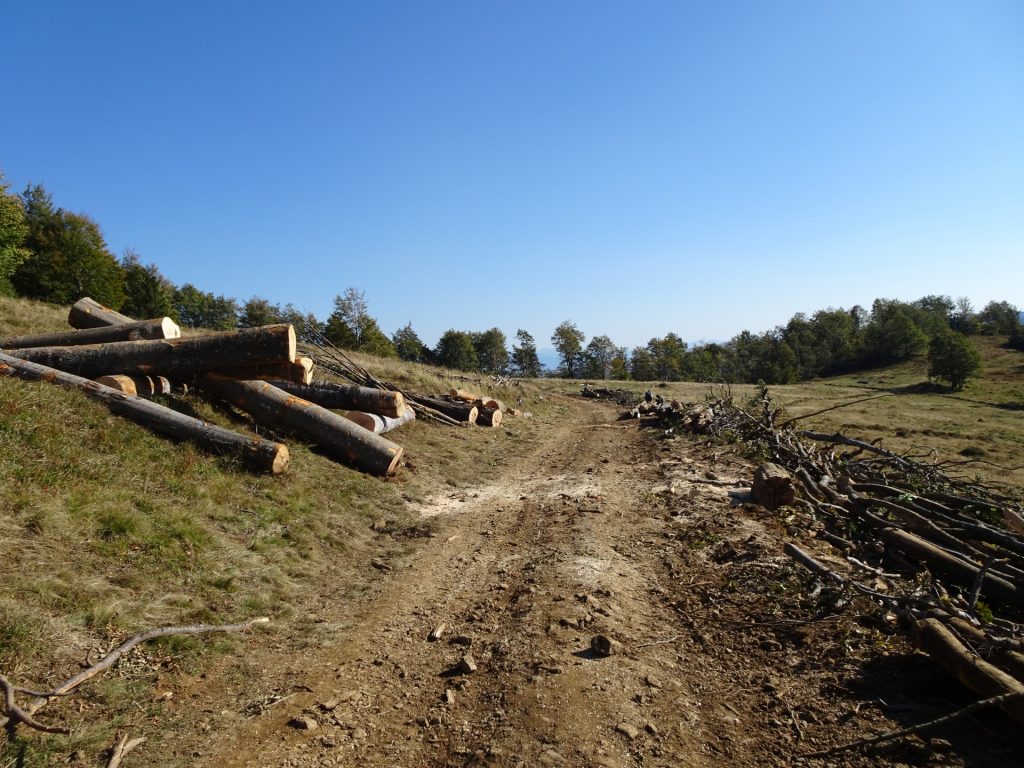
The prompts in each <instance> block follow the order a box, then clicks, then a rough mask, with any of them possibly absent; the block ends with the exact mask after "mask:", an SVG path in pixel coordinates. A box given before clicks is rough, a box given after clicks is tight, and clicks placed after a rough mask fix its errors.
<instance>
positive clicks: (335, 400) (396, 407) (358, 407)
mask: <svg viewBox="0 0 1024 768" xmlns="http://www.w3.org/2000/svg"><path fill="white" fill-rule="evenodd" d="M217 373H218V374H219V373H220V371H218V372H217ZM271 383H272V384H273V385H274V386H275V387H277V388H278V389H283V390H284V391H285V392H287V393H288V394H290V395H295V396H296V397H301V398H302V399H303V400H309V402H311V403H316V404H317V405H319V406H321V407H323V408H335V409H338V410H342V411H365V412H367V413H376V414H378V415H380V416H390V417H391V418H393V419H397V418H400V417H401V416H402V414H404V413H405V411H406V406H405V396H404V395H403V394H402V393H401V392H391V391H389V390H386V389H373V388H372V387H360V386H357V385H355V384H328V383H323V382H321V383H317V384H305V385H304V384H296V383H294V382H289V381H272V382H271Z"/></svg>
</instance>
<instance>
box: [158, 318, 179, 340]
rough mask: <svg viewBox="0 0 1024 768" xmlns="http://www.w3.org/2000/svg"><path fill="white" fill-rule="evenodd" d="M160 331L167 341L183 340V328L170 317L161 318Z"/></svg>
mask: <svg viewBox="0 0 1024 768" xmlns="http://www.w3.org/2000/svg"><path fill="white" fill-rule="evenodd" d="M160 330H161V331H162V332H163V338H165V339H180V338H181V328H179V327H178V324H177V323H176V322H174V321H173V320H171V318H169V317H162V318H160Z"/></svg>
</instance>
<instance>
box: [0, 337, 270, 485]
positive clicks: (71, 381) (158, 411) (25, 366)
mask: <svg viewBox="0 0 1024 768" xmlns="http://www.w3.org/2000/svg"><path fill="white" fill-rule="evenodd" d="M0 376H17V377H18V378H22V379H28V380H30V381H48V382H50V383H52V384H59V385H60V386H63V387H68V388H73V389H80V390H81V391H82V392H84V393H85V394H86V396H88V397H91V398H92V399H94V400H99V401H101V402H103V403H104V404H106V405H107V407H108V408H110V410H111V411H112V412H114V413H116V414H117V415H119V416H124V417H125V418H128V419H131V420H132V421H134V422H136V423H137V424H141V425H143V426H145V427H149V428H150V429H152V430H153V431H155V432H159V433H160V434H162V435H167V436H168V437H173V438H176V439H179V440H191V441H193V442H195V443H197V444H198V445H200V446H202V447H203V448H206V449H208V450H211V451H215V452H218V453H233V454H238V455H241V456H242V457H243V458H244V459H246V460H247V461H248V462H250V463H251V464H252V465H253V466H255V467H258V468H259V469H263V470H266V471H269V472H272V473H273V474H275V475H276V474H280V473H281V472H284V470H285V469H286V468H287V466H288V448H287V446H285V445H282V444H281V443H275V442H272V441H270V440H263V439H261V438H259V437H246V436H245V435H240V434H238V433H237V432H232V431H231V430H228V429H223V428H222V427H217V426H214V425H213V424H208V423H206V422H205V421H201V420H200V419H194V418H192V417H191V416H186V415H185V414H183V413H178V412H177V411H174V410H171V409H170V408H165V407H164V406H162V405H159V404H158V403H153V402H150V401H148V400H141V399H139V398H137V397H132V396H130V395H125V394H123V393H121V392H118V391H117V390H116V389H111V388H110V387H105V386H103V385H102V384H97V383H96V382H95V381H89V380H88V379H84V378H81V377H79V376H75V375H74V374H70V373H65V372H63V371H58V370H55V369H53V368H47V367H46V366H44V365H39V364H38V363H33V362H30V361H28V360H22V359H20V358H17V357H12V356H10V355H6V354H3V353H0Z"/></svg>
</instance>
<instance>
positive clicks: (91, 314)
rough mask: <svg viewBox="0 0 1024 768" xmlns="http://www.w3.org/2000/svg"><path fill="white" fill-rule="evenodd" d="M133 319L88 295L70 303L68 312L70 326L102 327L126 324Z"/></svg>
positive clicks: (132, 321)
mask: <svg viewBox="0 0 1024 768" xmlns="http://www.w3.org/2000/svg"><path fill="white" fill-rule="evenodd" d="M134 322H135V321H134V320H132V318H130V317H128V316H127V315H122V314H121V313H120V312H115V311H114V310H112V309H110V308H109V307H104V306H103V305H102V304H100V303H99V302H98V301H93V300H92V299H90V298H89V297H88V296H86V297H85V298H82V299H79V300H78V301H76V302H75V303H74V304H72V305H71V311H70V312H68V325H70V326H71V327H72V328H103V327H106V326H111V325H126V324H128V323H134Z"/></svg>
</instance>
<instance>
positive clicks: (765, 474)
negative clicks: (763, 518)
mask: <svg viewBox="0 0 1024 768" xmlns="http://www.w3.org/2000/svg"><path fill="white" fill-rule="evenodd" d="M751 492H752V493H753V495H754V499H755V500H756V501H757V503H758V504H760V505H761V506H763V507H767V508H768V509H778V508H779V507H784V506H786V505H788V504H792V503H793V502H794V501H795V500H796V489H795V488H794V487H793V478H792V477H791V476H790V474H789V472H787V471H786V470H785V469H783V468H782V467H780V466H779V465H778V464H772V463H770V462H767V463H764V464H762V465H760V466H759V467H758V468H757V469H756V470H755V471H754V483H753V485H752V487H751Z"/></svg>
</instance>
